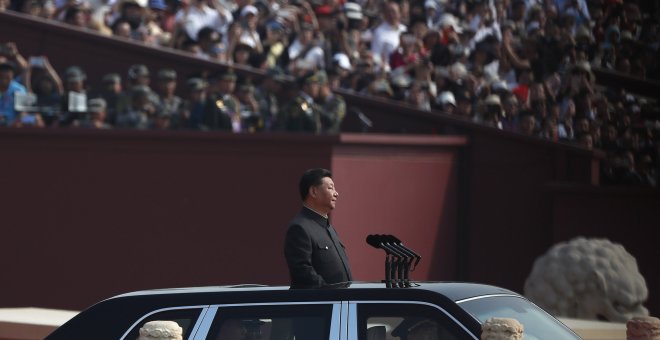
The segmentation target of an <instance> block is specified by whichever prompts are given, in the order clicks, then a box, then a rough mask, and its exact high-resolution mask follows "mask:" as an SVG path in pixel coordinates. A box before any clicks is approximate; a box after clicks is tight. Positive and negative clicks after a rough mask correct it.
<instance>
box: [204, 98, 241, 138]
mask: <svg viewBox="0 0 660 340" xmlns="http://www.w3.org/2000/svg"><path fill="white" fill-rule="evenodd" d="M238 108H239V104H238V100H237V99H236V98H235V97H234V96H232V95H229V94H227V95H222V94H212V95H211V96H209V98H208V99H207V100H206V102H205V103H204V109H203V110H204V111H203V114H202V124H201V125H200V128H201V129H202V130H224V131H231V130H232V124H233V120H234V119H235V117H236V115H237V113H238ZM239 119H240V117H239Z"/></svg>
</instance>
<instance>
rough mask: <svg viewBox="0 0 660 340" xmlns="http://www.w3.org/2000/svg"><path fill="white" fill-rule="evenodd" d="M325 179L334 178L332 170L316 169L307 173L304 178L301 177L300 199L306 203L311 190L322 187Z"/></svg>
mask: <svg viewBox="0 0 660 340" xmlns="http://www.w3.org/2000/svg"><path fill="white" fill-rule="evenodd" d="M325 177H330V178H332V173H331V172H330V170H327V169H322V168H316V169H309V170H307V171H305V173H304V174H303V175H302V177H300V184H299V185H298V189H299V190H300V198H301V199H302V200H303V201H304V200H305V199H306V198H307V194H309V188H310V187H313V186H318V185H320V184H321V181H322V180H323V178H325Z"/></svg>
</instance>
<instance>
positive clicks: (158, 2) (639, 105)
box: [0, 0, 660, 186]
mask: <svg viewBox="0 0 660 340" xmlns="http://www.w3.org/2000/svg"><path fill="white" fill-rule="evenodd" d="M3 8H8V9H11V10H15V11H22V12H25V13H29V14H31V15H35V16H40V17H44V18H48V19H52V20H59V21H62V22H65V23H68V24H70V25H75V26H80V27H84V28H86V29H90V30H96V31H98V32H100V33H102V34H107V35H114V36H116V37H122V38H125V39H132V40H137V41H142V42H144V43H146V44H151V45H154V46H162V47H164V48H175V49H180V50H185V51H188V52H190V53H193V54H195V55H197V56H198V57H200V58H207V59H211V60H217V61H220V62H225V63H228V64H239V65H244V66H250V67H254V68H256V69H260V70H263V71H266V72H267V73H268V74H269V77H267V78H266V80H265V81H264V82H263V83H262V84H257V85H256V86H255V85H253V84H251V83H250V81H249V80H243V79H238V80H237V79H236V75H234V74H232V73H222V74H211V75H206V76H204V77H200V78H198V77H194V78H191V79H188V80H187V81H186V82H185V84H186V89H185V91H184V93H185V98H179V97H177V96H176V95H175V89H174V88H173V87H174V86H176V83H175V82H174V80H176V77H177V75H176V74H175V72H173V71H172V70H159V71H158V72H152V73H150V71H155V70H149V69H148V67H147V66H144V65H134V66H133V67H131V69H130V70H128V72H127V73H124V72H126V71H125V70H122V72H118V73H109V74H107V75H106V76H105V77H104V78H103V84H104V85H103V88H102V89H96V90H94V91H92V90H90V89H88V88H85V72H84V70H81V69H80V68H78V67H71V68H69V69H67V70H66V71H65V72H64V74H63V75H62V77H63V78H64V81H62V80H61V79H60V76H59V75H58V74H57V72H55V70H53V68H52V67H51V66H50V65H49V63H48V60H47V58H45V57H39V58H32V59H30V61H27V60H25V59H24V58H23V57H21V56H20V53H18V50H17V48H16V46H13V45H12V44H5V45H3V48H2V51H0V55H2V56H0V58H4V59H7V60H8V61H12V62H13V63H14V66H15V67H14V70H13V71H14V75H16V76H17V79H18V81H14V82H12V83H11V84H10V85H8V87H3V86H4V85H2V83H0V90H1V91H5V90H4V89H5V88H6V89H7V90H6V91H7V93H12V92H21V91H24V92H31V93H33V94H36V95H37V96H36V98H37V99H36V100H37V101H38V103H37V104H38V105H37V106H39V107H58V110H52V111H50V112H40V114H39V115H33V114H27V113H25V112H22V113H16V114H15V115H14V114H7V113H5V115H4V117H5V118H4V122H5V124H7V125H14V126H20V125H27V124H33V125H43V126H55V125H57V126H61V125H73V126H94V127H101V128H109V127H113V126H114V127H133V128H168V129H173V128H192V129H227V130H233V131H236V132H239V131H240V132H245V131H248V132H252V131H264V130H273V129H282V130H308V131H313V132H331V133H332V132H338V129H339V128H338V126H339V123H340V122H341V119H342V118H343V116H344V115H345V110H346V108H345V104H344V103H343V101H342V99H341V97H340V96H337V95H335V94H333V91H332V90H333V89H337V88H342V89H347V90H352V91H355V92H356V93H360V94H364V95H367V96H375V97H382V98H386V99H391V100H397V101H402V102H406V103H408V104H410V105H413V106H415V107H417V108H419V109H422V110H437V111H442V112H445V113H448V114H451V115H455V116H457V117H462V118H464V119H468V120H472V121H474V122H478V123H481V124H485V125H489V126H492V127H494V128H497V129H502V130H508V131H513V132H517V133H521V134H525V135H530V136H538V137H540V138H544V139H548V140H552V141H566V142H572V143H579V144H582V145H584V146H585V147H588V148H592V147H596V148H600V149H603V150H604V151H606V153H607V155H608V160H609V162H608V166H606V167H605V168H604V170H603V175H604V176H603V179H604V181H605V182H611V183H628V184H639V185H647V186H656V181H657V175H656V169H657V168H658V164H659V148H658V145H657V138H656V137H655V136H654V133H657V130H659V129H660V126H658V125H659V124H660V123H658V119H657V117H653V116H649V114H648V113H649V112H650V113H653V112H656V113H657V111H658V103H657V98H643V97H640V96H636V95H635V94H633V93H628V92H627V91H626V89H623V88H615V87H603V86H600V85H599V84H598V82H597V79H596V77H595V76H594V73H593V72H592V68H595V67H597V68H603V69H610V70H612V71H615V72H620V73H622V74H627V75H631V76H634V77H637V78H642V79H655V80H657V79H660V68H659V65H658V60H660V58H659V47H660V35H659V34H658V27H659V26H660V4H659V1H657V0H653V1H639V0H638V1H634V0H631V1H621V0H465V1H458V0H350V1H345V0H309V1H307V0H234V1H229V0H187V1H186V0H184V1H179V0H116V1H113V0H110V1H107V2H106V1H103V0H100V1H99V0H69V1H64V0H0V10H2V9H3ZM0 61H2V60H0ZM7 68H8V67H6V66H3V69H1V70H0V74H2V73H6V72H5V71H6V69H7ZM285 76H291V77H293V78H294V79H298V80H299V81H298V83H299V84H300V87H301V90H300V94H298V95H296V93H295V92H293V93H285V92H287V91H286V90H288V87H283V86H281V84H282V79H284V77H285ZM152 77H153V78H154V79H155V80H156V83H157V84H156V85H155V86H153V89H152V87H151V84H150V83H149V82H150V79H151V78H152ZM21 84H22V85H21ZM23 86H25V87H26V89H21V88H22V87H23ZM122 87H123V88H122ZM84 92H87V93H88V95H87V97H89V98H90V100H89V103H85V104H88V105H84V106H88V109H89V110H90V111H91V112H92V113H90V114H89V115H82V114H80V113H76V110H75V109H74V108H75V107H76V105H78V104H79V103H78V102H79V101H80V100H79V98H78V97H77V96H76V94H78V93H84ZM207 97H208V98H207ZM3 98H4V97H3ZM77 98H78V99H77ZM218 100H219V101H218ZM209 101H210V102H211V103H212V104H216V105H215V106H214V105H207V104H204V103H206V102H209ZM195 103H198V105H196V104H195ZM3 105H5V106H6V105H8V104H7V101H6V100H5V101H4V102H3ZM209 106H213V107H212V108H209ZM100 107H102V108H103V111H104V112H103V113H102V114H97V113H95V112H96V111H98V110H100V109H99V108H100ZM3 110H4V109H3ZM42 111H43V110H42ZM78 111H81V110H78ZM5 112H7V111H6V110H5ZM299 116H302V117H303V118H305V117H307V118H308V120H309V121H305V120H304V119H303V120H300V119H299V120H297V121H296V120H295V119H294V118H296V117H299ZM26 117H27V118H26ZM32 117H35V118H32ZM649 117H651V118H649ZM83 118H84V119H83ZM292 119H293V121H292Z"/></svg>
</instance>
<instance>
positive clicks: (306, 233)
mask: <svg viewBox="0 0 660 340" xmlns="http://www.w3.org/2000/svg"><path fill="white" fill-rule="evenodd" d="M299 190H300V197H301V198H302V201H303V207H302V210H301V211H300V213H298V215H296V216H295V217H294V218H293V220H292V221H291V223H290V224H289V229H288V231H287V233H286V238H285V241H284V256H285V258H286V262H287V264H288V266H289V275H290V277H291V288H313V287H322V286H326V285H329V284H333V283H340V282H348V281H351V280H352V276H351V268H350V266H349V264H348V257H347V256H346V251H345V249H344V245H343V244H342V243H341V241H340V240H339V236H337V232H336V231H335V228H333V227H332V225H331V224H330V220H329V219H328V214H329V213H330V211H332V209H334V208H335V204H336V201H337V197H339V193H338V192H337V190H335V185H334V182H333V181H332V174H331V173H330V171H328V170H326V169H310V170H307V171H305V173H304V174H303V175H302V177H301V178H300V184H299Z"/></svg>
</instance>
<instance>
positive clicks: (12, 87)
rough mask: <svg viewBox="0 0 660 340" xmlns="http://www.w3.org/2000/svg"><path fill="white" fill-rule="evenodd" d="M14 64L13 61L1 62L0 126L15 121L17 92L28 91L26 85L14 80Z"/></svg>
mask: <svg viewBox="0 0 660 340" xmlns="http://www.w3.org/2000/svg"><path fill="white" fill-rule="evenodd" d="M14 74H15V73H14V66H13V65H12V64H11V63H8V62H3V63H0V126H8V125H11V124H12V123H13V122H14V119H15V118H16V116H17V114H18V112H16V109H15V107H14V106H15V98H16V94H17V93H27V90H26V88H25V86H23V85H21V84H20V83H19V82H17V81H16V80H14Z"/></svg>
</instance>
